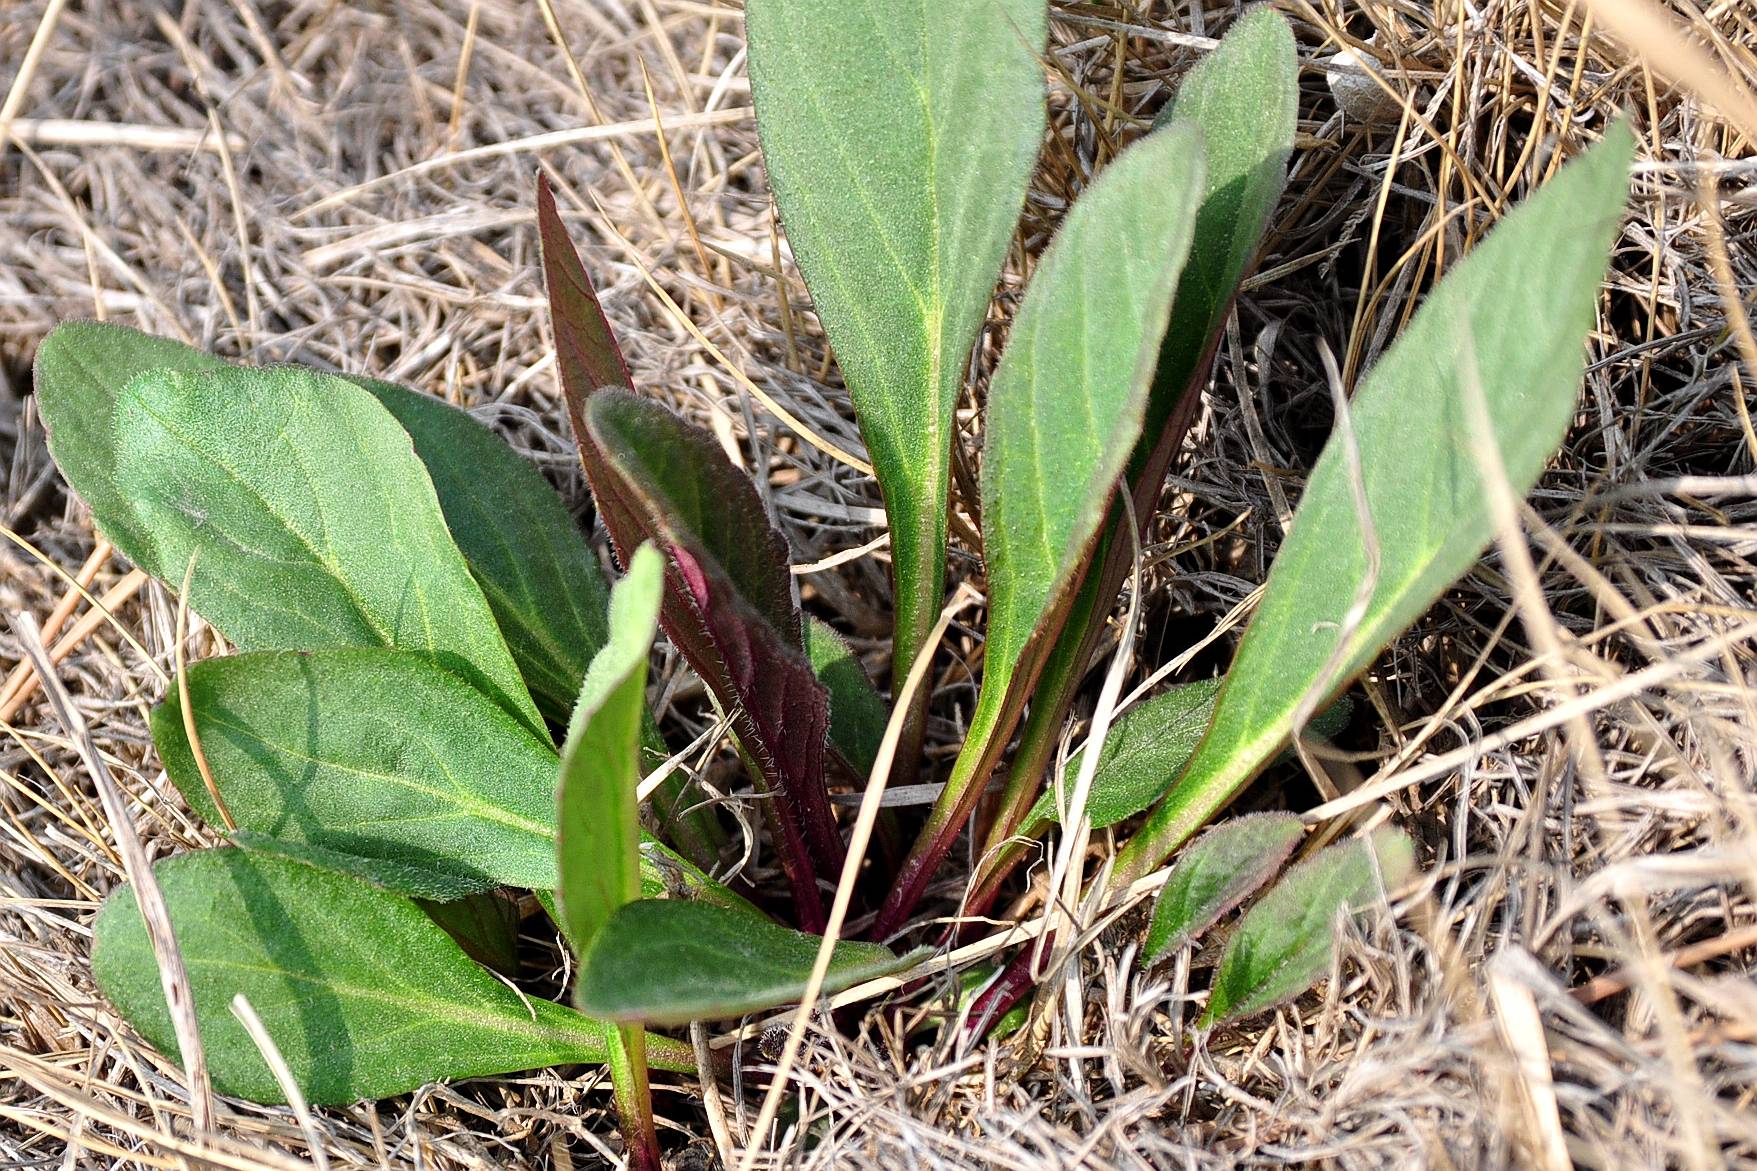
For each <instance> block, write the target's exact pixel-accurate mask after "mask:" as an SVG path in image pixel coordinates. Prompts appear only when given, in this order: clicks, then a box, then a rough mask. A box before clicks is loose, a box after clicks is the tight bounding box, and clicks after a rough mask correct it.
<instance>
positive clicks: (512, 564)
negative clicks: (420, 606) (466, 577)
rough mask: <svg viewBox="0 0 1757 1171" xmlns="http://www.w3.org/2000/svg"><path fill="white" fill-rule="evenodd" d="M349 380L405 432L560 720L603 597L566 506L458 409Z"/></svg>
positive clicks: (455, 535)
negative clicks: (367, 394)
mask: <svg viewBox="0 0 1757 1171" xmlns="http://www.w3.org/2000/svg"><path fill="white" fill-rule="evenodd" d="M349 381H351V382H354V383H356V384H357V385H359V386H361V387H363V388H364V389H366V390H367V391H369V392H370V393H371V394H372V395H373V396H374V397H375V398H377V399H378V401H379V402H380V403H383V404H384V407H385V409H386V410H388V411H389V412H390V413H391V414H392V415H394V416H395V417H396V420H397V422H398V423H400V424H402V427H403V429H404V430H405V431H407V432H408V433H409V437H410V438H411V439H412V440H414V443H415V454H416V455H418V456H420V457H421V462H422V464H423V465H424V466H425V467H426V469H427V474H428V475H429V476H430V477H431V478H432V480H433V489H434V491H435V492H436V493H437V494H438V497H439V506H440V508H441V509H442V510H443V512H444V514H445V524H446V527H447V528H448V529H450V530H451V535H452V539H453V540H454V541H456V542H457V546H458V551H459V552H461V553H462V554H463V555H464V560H465V561H466V562H467V563H468V564H469V567H470V573H471V574H472V575H473V576H474V577H475V579H476V583H477V584H478V585H479V586H481V587H482V593H483V595H484V596H485V597H486V598H487V599H488V605H489V607H490V608H491V609H492V610H493V611H494V618H495V621H496V623H497V624H498V625H499V627H500V631H501V633H502V635H504V636H505V638H506V645H507V648H508V649H509V650H510V651H511V652H512V657H513V659H514V660H515V661H516V662H517V663H518V666H519V671H520V673H521V674H522V675H523V677H524V680H525V684H526V686H528V687H529V688H530V690H531V694H532V695H533V696H534V697H535V698H536V700H537V706H538V707H539V708H541V709H542V710H543V713H544V715H546V716H548V717H549V718H551V719H555V720H562V719H565V718H566V716H567V713H568V712H569V711H570V710H572V708H571V705H572V703H573V700H574V696H575V695H576V694H577V693H578V691H579V686H580V680H582V679H584V678H585V677H586V668H587V667H588V666H590V665H591V662H592V656H593V655H594V654H596V653H597V651H598V648H599V647H601V646H603V645H604V639H605V626H604V611H605V607H606V606H608V605H609V592H608V589H607V588H606V586H605V582H604V569H603V567H602V566H601V565H600V564H599V563H598V558H597V555H596V554H594V553H593V552H592V548H591V546H590V545H588V544H587V543H586V540H585V536H584V535H583V534H582V533H581V532H580V529H579V526H578V525H577V524H575V523H574V519H573V517H572V516H570V515H569V514H568V511H567V505H566V504H564V503H563V502H562V499H561V496H560V495H559V494H558V493H557V492H556V491H555V489H554V488H552V487H551V486H550V485H549V482H548V481H547V480H545V479H544V478H543V474H542V473H541V472H539V471H538V470H537V469H536V467H535V466H534V465H533V464H532V463H531V461H529V460H527V459H525V458H524V457H522V456H521V455H519V453H518V452H516V451H514V450H513V449H512V448H511V447H509V446H507V444H506V442H505V441H504V440H503V439H501V438H500V436H498V435H496V434H495V433H494V432H492V431H490V430H489V429H488V428H487V427H485V426H483V425H482V424H481V423H480V422H478V421H477V420H475V419H474V418H472V417H471V416H470V415H469V414H468V413H467V412H465V411H461V410H459V409H458V408H456V407H454V406H450V405H448V404H446V403H443V402H440V401H439V400H438V399H436V398H433V397H432V396H430V395H425V394H419V393H417V392H415V391H412V390H409V389H407V388H405V387H401V386H397V385H394V384H393V383H389V382H378V381H376V380H373V379H366V378H351V379H349Z"/></svg>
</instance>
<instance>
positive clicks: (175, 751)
mask: <svg viewBox="0 0 1757 1171" xmlns="http://www.w3.org/2000/svg"><path fill="white" fill-rule="evenodd" d="M189 702H190V708H191V710H192V711H193V713H194V716H195V727H196V734H197V736H198V737H199V738H200V741H201V746H202V751H203V753H204V755H205V756H206V758H207V761H208V765H209V768H210V771H211V772H212V774H213V776H214V778H215V782H216V784H217V785H218V787H219V789H220V796H221V798H222V799H223V800H224V801H225V802H226V807H227V811H228V812H229V813H230V814H231V815H232V818H233V820H234V821H235V822H236V824H237V826H238V827H239V831H240V832H239V833H238V834H237V835H236V837H237V840H238V841H239V842H240V844H248V845H249V846H250V847H251V848H252V849H257V850H263V851H269V852H274V853H277V854H281V855H283V856H288V857H294V858H298V859H301V860H304V861H306V862H309V863H310V864H312V865H316V866H322V867H325V868H328V869H333V870H340V871H343V872H345V873H349V874H354V875H357V876H359V877H362V878H365V879H367V880H369V881H371V882H374V883H377V884H379V885H381V886H385V887H388V888H390V889H392V890H397V891H401V892H403V893H405V894H415V895H420V896H422V897H424V898H431V899H440V900H445V899H455V898H459V897H461V896H463V895H465V894H469V893H472V892H475V891H481V890H486V889H489V888H491V887H495V886H518V887H528V888H532V889H537V890H542V889H547V888H550V887H553V886H554V885H555V882H556V863H555V777H556V771H557V767H558V758H557V756H556V753H555V750H554V749H553V748H551V747H550V746H549V744H548V743H547V741H546V740H539V739H538V738H537V737H536V735H535V734H533V733H532V732H531V730H530V729H528V728H526V727H525V726H524V725H523V724H521V723H519V722H518V721H517V720H514V719H513V718H512V717H510V716H508V715H507V714H506V712H505V711H503V710H502V709H501V708H499V707H498V706H496V705H495V704H494V703H493V702H492V701H491V700H489V699H488V698H487V697H486V696H484V695H482V694H481V693H480V692H478V691H476V690H475V689H474V688H472V687H470V686H469V685H468V684H466V683H464V682H463V681H462V680H461V679H459V678H457V677H456V676H454V675H452V674H450V673H448V672H446V671H443V670H440V669H439V668H437V667H435V666H433V665H432V664H431V663H429V662H427V661H426V660H424V659H422V658H419V657H417V656H415V655H412V654H409V653H407V652H404V651H390V650H381V649H367V648H356V649H343V650H330V651H314V652H289V651H262V652H256V653H253V654H245V655H233V656H230V657H227V658H220V659H208V660H206V661H204V662H200V663H196V664H194V665H193V666H191V667H190V668H189ZM152 733H153V742H154V743H155V744H156V745H157V747H158V750H159V757H160V759H161V760H162V761H163V762H164V765H165V771H166V772H167V773H168V774H169V775H170V777H171V780H172V781H173V782H174V783H175V784H176V786H177V788H178V790H179V791H180V792H181V793H182V794H183V796H184V798H185V799H186V800H187V801H188V802H189V804H190V806H191V807H192V808H193V809H195V810H196V812H197V813H199V814H200V815H201V816H202V818H203V819H205V820H206V821H207V822H208V823H209V824H210V825H214V826H222V825H223V820H222V819H221V818H220V816H219V812H218V810H217V809H215V807H214V804H213V801H212V799H211V798H210V797H209V795H208V792H207V786H206V785H205V783H204V782H203V781H202V778H201V773H200V770H199V769H198V768H197V767H196V763H195V758H194V754H193V753H192V752H191V750H190V746H189V741H188V738H187V736H186V734H185V732H184V728H183V712H182V708H181V706H180V701H179V699H178V695H177V692H176V690H174V689H173V690H172V692H171V694H170V696H169V697H168V698H167V699H166V701H165V702H164V703H163V704H161V705H159V706H158V707H157V708H155V709H154V711H153V714H152ZM646 870H647V875H648V881H649V883H650V884H651V886H652V888H653V889H654V890H655V891H663V890H665V889H667V887H668V886H673V885H676V884H677V883H678V882H685V883H687V884H689V885H691V886H692V887H697V888H701V889H702V890H704V892H706V893H705V895H704V897H713V898H716V899H721V900H725V901H735V900H736V898H737V896H735V895H733V894H731V892H729V891H725V890H724V888H720V887H717V886H715V885H714V884H711V883H709V882H708V880H707V879H706V878H705V877H703V876H701V875H700V873H699V872H698V871H696V870H695V868H694V867H692V866H690V865H689V864H688V863H686V862H683V861H682V860H681V859H678V858H676V857H674V856H672V855H670V854H669V853H668V852H665V851H664V850H663V848H662V847H659V846H657V844H656V843H655V844H652V845H651V847H650V850H649V856H648V858H647V862H646ZM668 879H669V881H668Z"/></svg>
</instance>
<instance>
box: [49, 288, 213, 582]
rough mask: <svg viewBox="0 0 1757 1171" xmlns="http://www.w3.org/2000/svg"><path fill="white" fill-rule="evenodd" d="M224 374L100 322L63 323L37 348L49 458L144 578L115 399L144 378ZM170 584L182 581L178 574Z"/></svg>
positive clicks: (200, 356) (167, 343)
mask: <svg viewBox="0 0 1757 1171" xmlns="http://www.w3.org/2000/svg"><path fill="white" fill-rule="evenodd" d="M226 366H227V362H226V361H225V359H223V358H216V357H214V356H213V355H212V354H209V353H206V352H204V351H202V350H198V349H196V348H195V347H194V346H187V345H184V344H183V343H182V342H180V341H176V340H174V339H172V338H168V337H154V336H153V335H152V334H148V333H142V332H140V331H139V330H137V329H130V328H128V327H127V326H125V325H113V324H111V323H109V322H105V321H69V322H65V323H63V324H61V325H58V326H56V327H55V328H54V330H53V331H51V332H50V334H49V336H48V337H46V338H44V339H43V344H42V345H40V346H38V347H37V357H36V363H35V365H34V367H33V369H32V385H33V387H34V389H35V397H36V400H37V410H38V411H40V412H41V413H42V416H43V427H44V429H45V430H46V431H47V432H48V437H49V454H50V455H52V456H54V457H55V463H56V466H58V467H59V468H60V469H61V474H62V475H63V476H65V477H66V479H67V482H68V483H69V484H70V485H72V486H73V490H74V491H75V492H77V493H79V495H80V498H81V499H83V500H84V501H85V503H86V506H87V507H89V508H90V509H91V510H92V516H93V518H94V519H95V520H96V521H97V526H98V528H99V529H101V530H102V531H103V534H104V536H105V537H107V538H108V539H109V541H110V543H111V544H113V545H115V546H116V548H118V549H120V550H121V551H122V553H123V555H124V556H126V557H127V558H128V559H129V560H130V561H133V562H134V563H135V564H136V565H140V566H143V567H145V568H147V569H148V570H149V571H150V570H152V569H153V567H152V566H151V565H150V564H149V563H148V561H147V557H148V555H149V552H150V549H151V544H150V533H149V532H147V531H146V530H145V529H144V528H143V526H142V525H141V523H140V522H139V520H138V519H137V518H136V517H135V516H134V514H133V513H132V512H131V511H130V510H129V508H128V504H127V497H126V494H125V493H124V492H123V490H122V488H121V487H120V486H119V485H118V484H117V482H116V430H115V425H114V423H113V422H112V417H113V415H114V413H115V409H116V396H117V395H118V394H120V393H121V392H122V388H123V387H124V386H127V385H128V383H129V382H131V381H132V380H133V379H134V378H135V376H136V375H139V374H143V373H145V372H147V371H149V370H175V371H178V372H180V373H184V374H200V373H202V372H204V371H208V370H223V369H225V368H226ZM169 580H170V581H171V582H172V584H176V583H178V582H181V581H182V580H183V570H182V567H181V566H179V567H178V568H177V570H176V573H175V576H174V577H171V578H170V579H169Z"/></svg>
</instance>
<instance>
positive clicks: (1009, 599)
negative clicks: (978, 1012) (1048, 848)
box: [879, 126, 1204, 936]
mask: <svg viewBox="0 0 1757 1171" xmlns="http://www.w3.org/2000/svg"><path fill="white" fill-rule="evenodd" d="M1203 177H1204V170H1203V163H1202V143H1201V135H1200V133H1199V132H1198V131H1196V130H1194V129H1192V128H1190V127H1188V126H1175V127H1172V128H1171V129H1170V130H1167V131H1165V132H1164V133H1160V134H1152V135H1149V136H1148V137H1146V138H1144V139H1142V140H1141V141H1139V142H1137V143H1135V144H1134V145H1133V146H1131V147H1129V148H1128V149H1127V150H1125V151H1123V152H1122V153H1121V154H1120V155H1118V156H1117V157H1116V158H1115V159H1113V160H1112V161H1111V163H1110V165H1109V166H1107V167H1105V168H1104V170H1103V171H1102V172H1101V173H1100V174H1099V176H1098V178H1097V179H1096V180H1095V181H1094V182H1093V184H1092V186H1091V188H1090V189H1089V190H1087V191H1086V193H1085V194H1084V195H1082V196H1081V197H1080V199H1079V201H1078V202H1076V203H1075V204H1074V207H1073V210H1072V211H1070V212H1069V213H1068V215H1067V218H1066V219H1065V220H1064V221H1063V223H1062V226H1061V230H1060V231H1059V232H1057V233H1056V238H1055V239H1054V240H1053V241H1052V242H1051V243H1050V246H1049V248H1048V250H1047V251H1046V252H1045V253H1044V255H1043V259H1042V261H1041V262H1040V263H1039V264H1038V266H1037V272H1036V275H1035V276H1033V278H1032V280H1031V286H1030V288H1029V289H1027V290H1026V292H1025V301H1024V304H1023V305H1021V306H1020V308H1019V314H1018V317H1017V318H1016V319H1015V321H1014V323H1013V330H1012V335H1011V336H1010V337H1009V339H1008V341H1007V349H1006V352H1005V354H1003V355H1002V357H1001V362H1000V367H999V369H998V370H997V371H996V372H995V376H994V382H993V383H992V385H990V387H989V390H988V408H987V423H986V428H985V433H984V440H983V443H984V452H983V461H982V518H983V541H984V550H983V551H984V555H985V557H986V560H987V563H988V640H987V642H986V644H985V647H984V651H983V666H982V690H981V693H980V695H979V697H978V699H977V703H976V709H975V711H974V712H973V713H972V715H971V722H970V729H969V732H968V734H967V737H966V739H965V742H964V748H963V750H962V751H961V752H960V753H959V756H958V760H957V762H956V763H955V764H954V766H953V771H952V775H951V777H950V778H949V779H948V781H947V784H946V787H945V790H944V791H943V792H942V794H941V796H940V800H939V801H938V802H937V803H936V804H935V806H934V810H933V813H932V814H931V815H930V820H929V823H928V830H927V832H926V833H924V834H923V836H922V838H921V839H920V842H919V843H918V844H917V847H916V850H915V852H914V853H913V854H911V856H910V861H909V862H908V863H906V865H905V871H904V874H903V876H902V879H901V881H899V883H898V884H897V885H896V886H895V887H894V888H893V891H892V896H891V899H890V900H889V901H888V902H887V911H886V913H883V914H881V916H880V919H879V934H880V935H881V936H883V935H885V934H888V932H889V931H890V930H893V929H895V928H896V927H898V926H900V922H899V918H900V916H901V914H902V913H903V912H904V909H905V907H906V906H907V905H910V904H912V903H913V901H914V900H915V898H916V897H918V896H919V894H920V891H921V889H922V887H923V885H924V884H925V883H926V881H927V879H928V876H929V875H930V874H931V872H932V871H933V870H934V869H936V868H937V866H938V863H939V860H940V858H941V857H943V856H944V854H945V852H946V850H948V849H950V847H951V839H952V837H954V836H955V835H956V834H957V832H958V831H959V829H960V828H961V827H962V825H963V823H964V821H965V820H966V819H967V818H968V817H969V814H970V811H971V809H972V808H973V807H974V805H975V801H976V798H977V797H978V796H979V795H980V794H981V792H982V787H983V785H984V783H985V782H986V781H987V778H988V774H989V772H990V771H991V770H992V769H993V767H994V763H995V761H996V759H998V756H999V752H1000V749H1001V747H1002V746H1003V745H1004V743H1005V741H1006V740H1007V738H1008V737H1009V736H1010V735H1011V733H1012V726H1013V724H1014V723H1015V722H1016V721H1017V719H1018V716H1019V712H1020V710H1021V709H1022V707H1023V705H1024V699H1025V692H1026V691H1027V690H1028V689H1029V687H1030V686H1031V684H1032V683H1033V682H1034V677H1035V674H1036V665H1039V664H1040V662H1041V658H1042V653H1043V651H1044V648H1045V647H1046V646H1047V645H1049V644H1051V643H1052V642H1053V640H1054V637H1055V635H1056V633H1057V632H1058V631H1059V628H1060V626H1061V623H1062V622H1063V621H1064V620H1065V618H1066V616H1067V610H1068V606H1069V604H1070V603H1071V602H1072V601H1073V598H1074V595H1075V593H1076V590H1077V588H1078V586H1079V584H1080V581H1081V577H1082V574H1083V572H1084V570H1085V567H1086V562H1087V558H1088V556H1089V554H1090V552H1091V549H1092V545H1093V542H1094V541H1095V540H1096V538H1097V536H1098V530H1099V526H1100V524H1101V522H1102V521H1103V520H1104V516H1105V512H1106V510H1107V508H1108V507H1109V503H1110V499H1111V496H1112V494H1113V492H1114V491H1115V488H1116V484H1117V478H1118V476H1119V475H1121V473H1122V471H1123V467H1124V464H1125V463H1126V461H1127V460H1128V458H1129V452H1130V451H1131V450H1132V449H1133V447H1134V444H1135V440H1136V439H1137V438H1138V437H1139V435H1140V433H1141V417H1142V411H1143V410H1144V409H1145V406H1146V400H1147V391H1148V387H1149V384H1150V383H1151V381H1152V377H1153V368H1154V363H1155V360H1156V358H1157V355H1158V353H1159V343H1160V340H1161V339H1162V338H1163V337H1164V335H1165V326H1166V319H1167V315H1168V314H1169V313H1170V311H1171V298H1172V291H1173V289H1175V288H1176V286H1177V280H1178V273H1179V272H1180V271H1181V269H1182V267H1183V262H1184V256H1185V255H1186V253H1187V252H1188V250H1189V245H1190V231H1191V228H1192V226H1193V224H1194V221H1195V211H1196V201H1197V197H1198V195H1199V194H1200V192H1201V190H1202V183H1203ZM1032 643H1034V644H1035V645H1034V646H1033V647H1032V653H1033V655H1035V656H1036V658H1037V661H1038V662H1037V664H1033V663H1030V662H1027V661H1026V651H1027V646H1028V644H1032ZM1015 675H1020V676H1021V677H1020V678H1019V679H1018V680H1017V681H1016V683H1017V685H1016V686H1015Z"/></svg>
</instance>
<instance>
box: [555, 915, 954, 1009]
mask: <svg viewBox="0 0 1757 1171" xmlns="http://www.w3.org/2000/svg"><path fill="white" fill-rule="evenodd" d="M819 942H820V941H819V938H818V936H815V935H807V934H805V933H803V932H799V931H790V930H788V929H787V928H785V927H780V926H777V925H776V924H774V923H771V922H769V921H767V920H766V919H759V918H757V917H755V916H752V915H740V914H738V913H737V912H732V911H727V910H725V909H724V908H721V907H715V906H710V905H709V904H707V903H700V902H693V901H682V900H675V899H663V900H661V899H642V900H641V901H639V902H634V903H629V904H627V905H626V906H624V907H622V908H621V909H620V910H618V911H617V912H616V914H614V915H613V916H611V918H610V922H609V923H608V924H607V925H606V926H605V927H604V930H603V931H601V932H600V933H599V935H598V939H597V942H596V943H594V944H593V945H592V947H591V949H590V950H589V951H588V952H587V953H586V957H585V959H584V961H583V963H582V970H581V972H580V983H579V988H578V990H577V992H576V995H575V1003H577V1004H578V1005H579V1006H580V1008H581V1009H582V1010H583V1011H585V1012H590V1013H593V1014H594V1015H597V1016H601V1017H605V1018H606V1019H609V1020H614V1021H645V1022H646V1023H648V1024H654V1025H684V1024H688V1023H689V1022H691V1021H704V1020H724V1019H726V1018H728V1017H735V1016H741V1015H743V1014H744V1013H747V1012H760V1011H762V1010H763V1009H768V1008H775V1007H777V1006H779V1005H783V1004H790V1003H792V1002H794V1001H796V1000H798V999H799V998H800V997H801V996H802V995H804V993H805V984H806V980H807V979H808V978H809V977H810V975H811V969H812V965H813V963H815V962H816V960H817V950H818V944H819ZM925 954H926V953H925V952H912V953H910V954H909V955H905V956H898V955H897V954H896V953H894V952H892V951H891V950H890V949H889V948H887V947H882V946H880V945H879V944H876V943H846V942H844V943H838V944H837V945H836V951H835V954H834V956H833V957H832V958H831V960H830V972H829V975H828V976H827V977H826V978H825V980H824V986H823V991H824V993H825V994H826V995H829V994H832V993H835V992H839V991H841V990H842V989H844V988H850V987H852V986H854V985H855V984H859V983H862V982H863V981H866V980H875V979H877V978H878V977H880V976H888V975H890V974H891V973H893V972H900V971H902V970H904V969H905V968H908V967H911V966H913V965H914V964H917V963H919V962H921V960H922V958H923V956H924V955H925Z"/></svg>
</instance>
